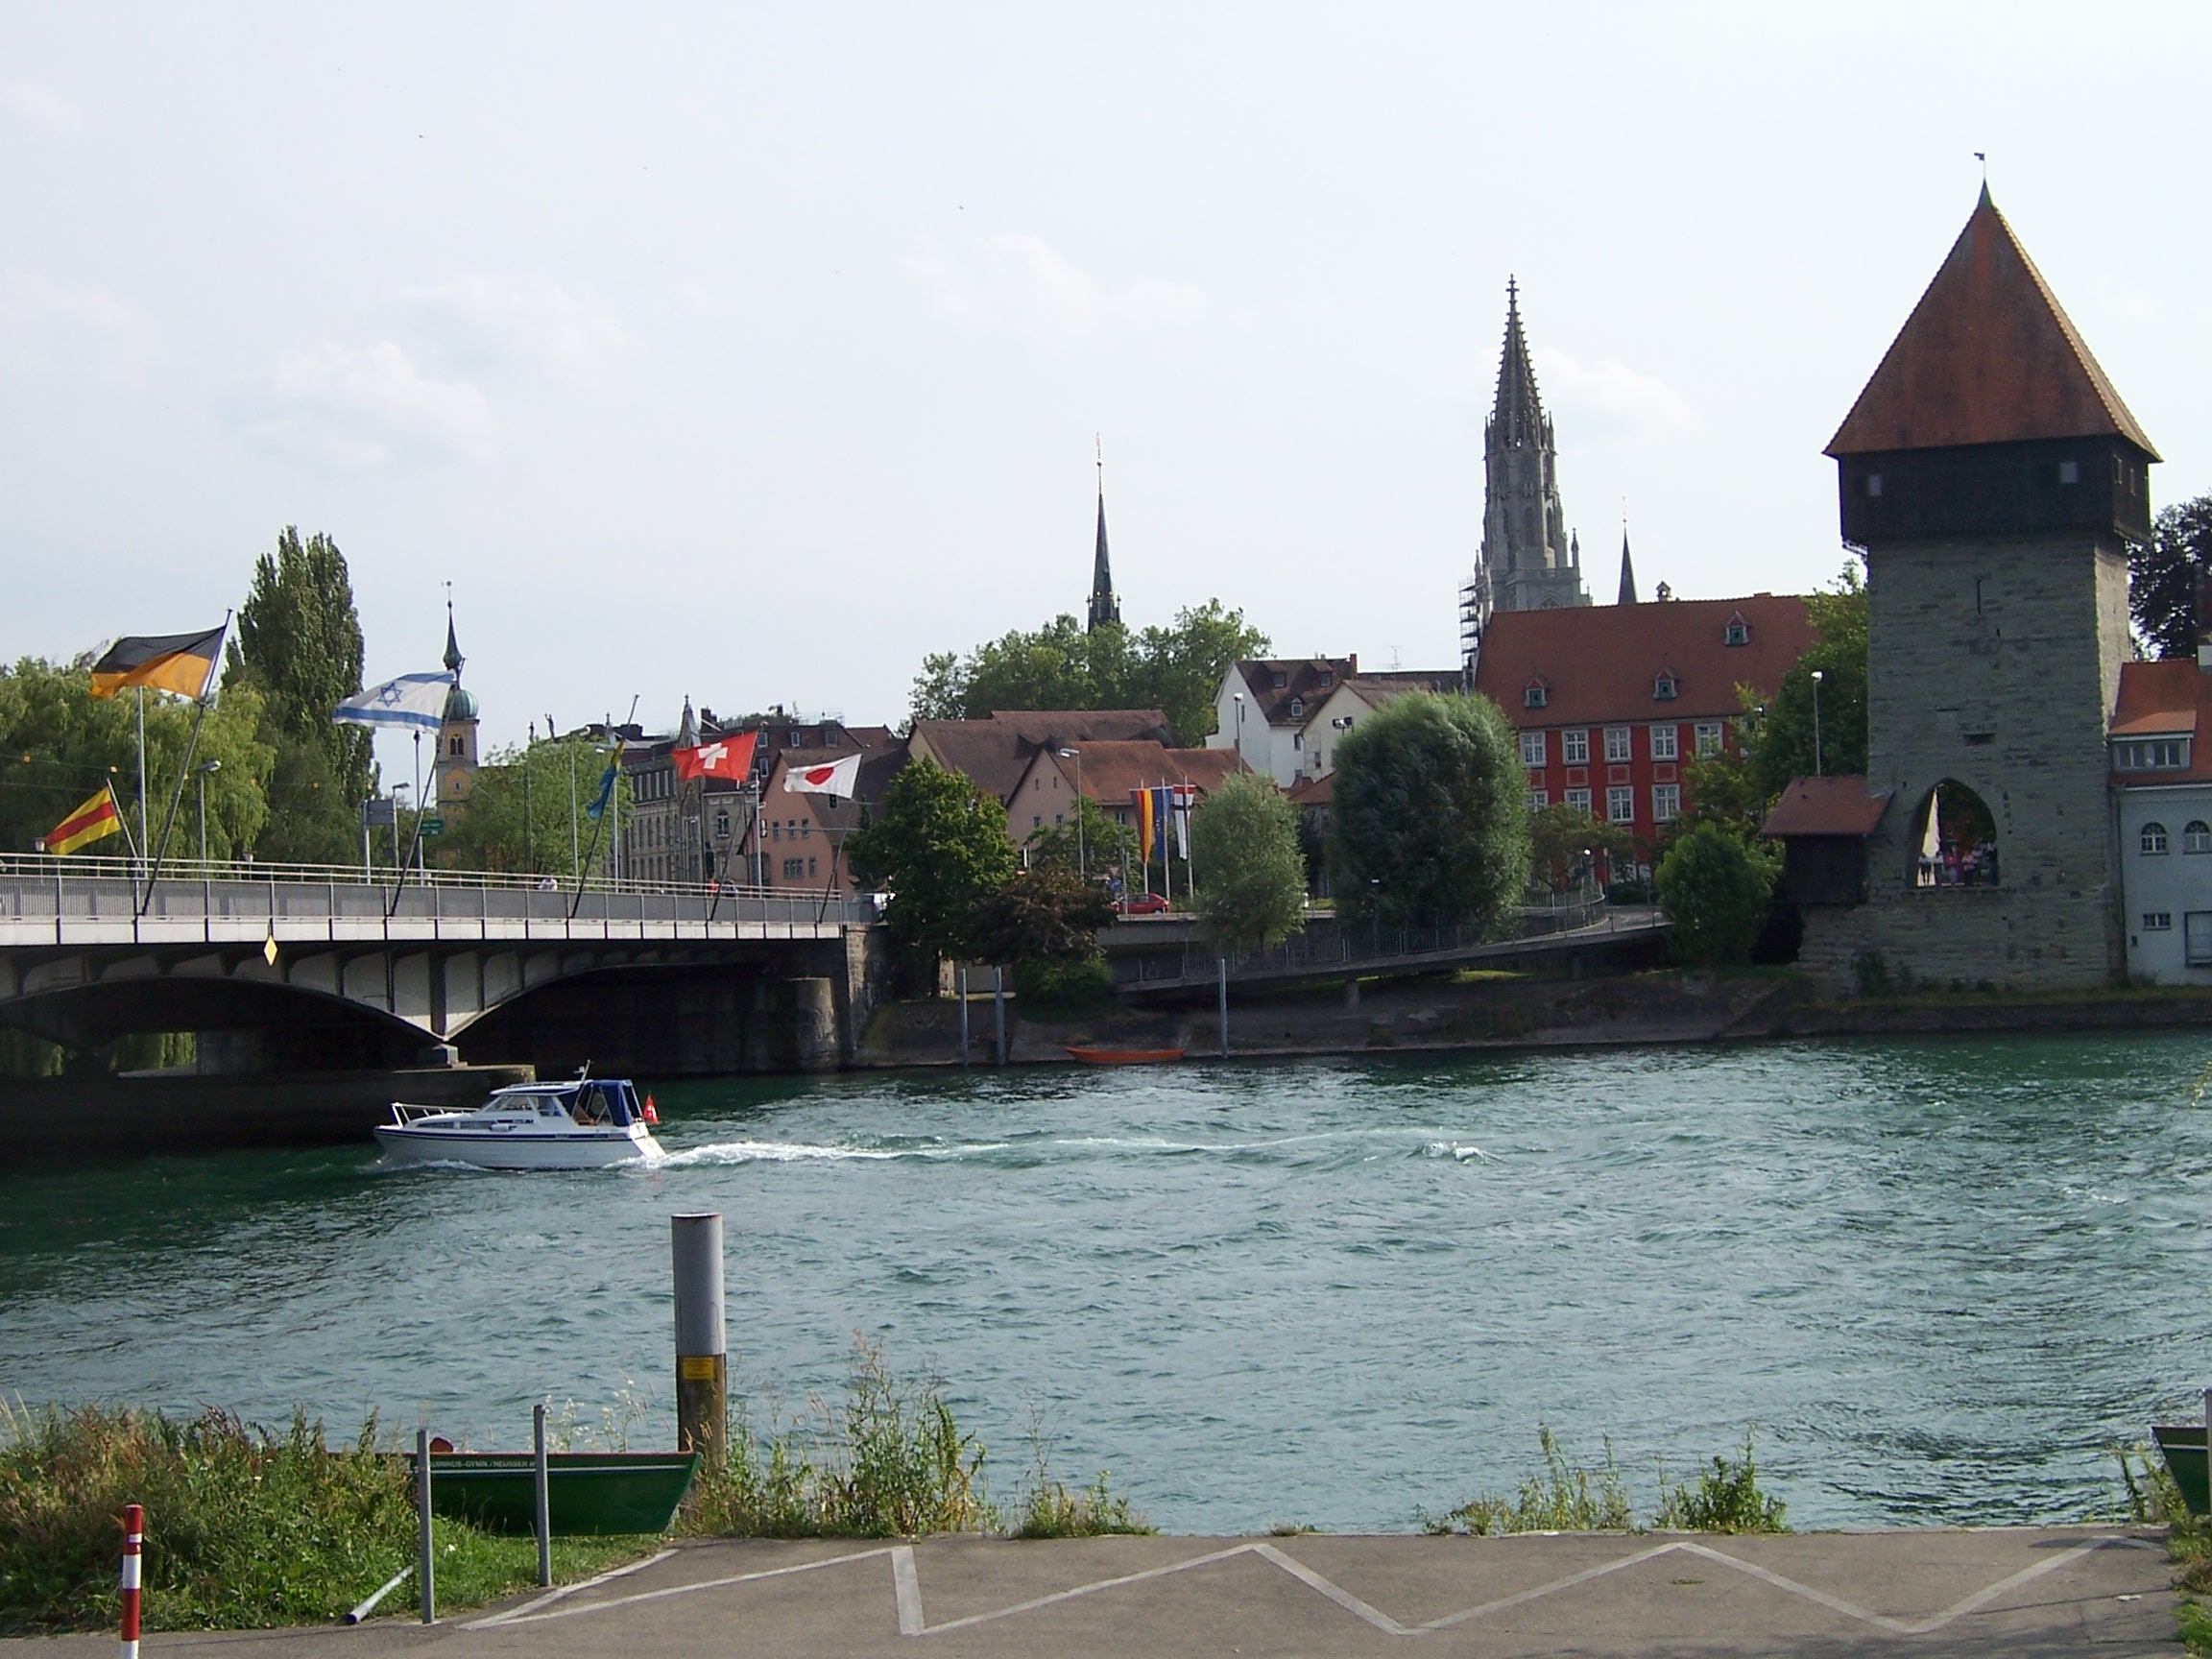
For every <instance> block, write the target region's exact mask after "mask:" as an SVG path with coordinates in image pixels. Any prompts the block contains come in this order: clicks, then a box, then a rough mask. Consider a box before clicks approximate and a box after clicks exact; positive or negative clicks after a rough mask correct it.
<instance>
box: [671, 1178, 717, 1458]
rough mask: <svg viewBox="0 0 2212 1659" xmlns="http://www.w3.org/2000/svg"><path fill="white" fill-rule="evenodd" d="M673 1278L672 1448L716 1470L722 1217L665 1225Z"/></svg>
mask: <svg viewBox="0 0 2212 1659" xmlns="http://www.w3.org/2000/svg"><path fill="white" fill-rule="evenodd" d="M668 1225H669V1229H670V1239H669V1243H670V1252H671V1256H672V1258H673V1261H674V1265H675V1273H676V1449H677V1450H678V1451H680V1452H696V1453H698V1454H699V1455H700V1456H701V1458H702V1460H704V1461H706V1462H708V1463H711V1464H715V1465H719V1464H720V1463H721V1461H722V1455H723V1439H724V1435H725V1433H726V1431H727V1427H728V1424H729V1412H730V1362H729V1357H728V1355H727V1354H726V1353H725V1351H724V1348H723V1334H722V1217H721V1215H720V1214H706V1215H677V1216H672V1217H671V1218H670V1220H669V1223H668Z"/></svg>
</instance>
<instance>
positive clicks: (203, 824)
mask: <svg viewBox="0 0 2212 1659" xmlns="http://www.w3.org/2000/svg"><path fill="white" fill-rule="evenodd" d="M193 770H194V771H196V772H197V773H198V774H199V776H198V777H197V778H195V779H194V780H193V781H194V782H196V783H197V784H199V786H200V872H201V874H202V875H205V874H206V872H207V774H208V773H210V772H220V771H222V770H223V762H222V761H220V760H203V761H201V762H200V764H199V765H198V766H197V767H195V768H194V769H193Z"/></svg>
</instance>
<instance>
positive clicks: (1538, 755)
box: [1521, 732, 1544, 766]
mask: <svg viewBox="0 0 2212 1659" xmlns="http://www.w3.org/2000/svg"><path fill="white" fill-rule="evenodd" d="M1521 764H1522V765H1524V766H1541V765H1543V764H1544V733H1541V732H1524V733H1521Z"/></svg>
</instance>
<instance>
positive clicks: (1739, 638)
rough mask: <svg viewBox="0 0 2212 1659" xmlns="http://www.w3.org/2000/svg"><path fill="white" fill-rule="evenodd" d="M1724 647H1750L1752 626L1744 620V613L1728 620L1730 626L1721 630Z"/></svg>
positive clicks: (1721, 640) (1739, 613)
mask: <svg viewBox="0 0 2212 1659" xmlns="http://www.w3.org/2000/svg"><path fill="white" fill-rule="evenodd" d="M1720 643H1721V644H1723V645H1748V644H1750V643H1751V624H1750V623H1748V622H1746V621H1744V620H1743V613H1742V612H1738V613H1736V614H1735V615H1733V616H1731V617H1729V618H1728V626H1727V627H1726V628H1724V629H1722V630H1721V633H1720Z"/></svg>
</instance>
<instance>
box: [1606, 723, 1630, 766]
mask: <svg viewBox="0 0 2212 1659" xmlns="http://www.w3.org/2000/svg"><path fill="white" fill-rule="evenodd" d="M1605 758H1606V760H1607V761H1608V762H1611V761H1615V760H1625V759H1627V758H1628V728H1627V727H1625V726H1608V727H1606V728H1605Z"/></svg>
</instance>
